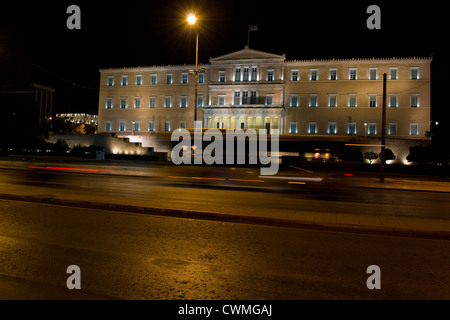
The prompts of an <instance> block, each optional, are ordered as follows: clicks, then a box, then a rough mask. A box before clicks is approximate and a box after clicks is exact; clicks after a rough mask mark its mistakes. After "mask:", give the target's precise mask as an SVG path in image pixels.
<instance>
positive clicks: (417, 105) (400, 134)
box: [98, 46, 432, 141]
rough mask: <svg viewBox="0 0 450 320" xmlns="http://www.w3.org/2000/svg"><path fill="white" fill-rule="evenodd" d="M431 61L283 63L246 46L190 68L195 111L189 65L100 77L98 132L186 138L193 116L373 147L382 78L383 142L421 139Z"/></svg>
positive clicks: (214, 123)
mask: <svg viewBox="0 0 450 320" xmlns="http://www.w3.org/2000/svg"><path fill="white" fill-rule="evenodd" d="M431 60H432V59H431V58H428V57H426V58H416V57H414V58H367V59H356V58H350V59H324V60H316V59H313V60H286V57H285V55H278V54H273V53H267V52H262V51H258V50H254V49H250V48H249V47H248V46H246V47H245V48H244V49H242V50H239V51H236V52H232V53H229V54H226V55H223V56H220V57H216V58H211V59H210V62H209V63H208V64H200V65H199V66H198V68H199V69H200V68H201V69H202V71H204V72H200V73H198V79H197V81H198V84H197V101H194V99H195V98H194V96H195V94H194V92H195V88H194V81H195V80H194V79H195V77H194V75H193V74H191V73H192V70H193V69H195V66H193V65H165V66H149V67H133V68H114V69H100V74H101V77H100V97H99V113H98V132H99V133H115V134H116V135H117V136H140V137H141V138H142V137H145V136H152V135H158V134H161V133H164V132H166V133H167V132H172V131H174V130H176V129H179V128H186V129H190V128H193V126H194V109H193V108H194V107H197V120H198V121H200V120H201V121H202V123H203V128H204V129H207V128H219V129H243V130H247V129H257V130H258V129H267V130H268V132H269V133H272V134H274V133H279V134H280V135H285V136H295V135H297V136H312V135H316V136H319V135H320V136H325V138H326V137H328V138H332V137H335V136H359V137H367V138H377V137H380V136H381V127H382V123H381V121H382V116H381V114H382V103H383V101H382V100H383V74H384V73H386V74H387V92H386V101H387V103H386V107H387V113H386V135H387V137H388V138H396V139H414V138H423V137H425V134H426V132H427V131H428V130H430V65H431ZM190 70H191V72H190ZM130 141H131V140H130Z"/></svg>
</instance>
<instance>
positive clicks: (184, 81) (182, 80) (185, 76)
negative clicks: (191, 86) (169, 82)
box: [181, 73, 188, 84]
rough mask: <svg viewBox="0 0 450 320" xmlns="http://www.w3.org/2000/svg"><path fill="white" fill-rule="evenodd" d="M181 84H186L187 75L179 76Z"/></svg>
mask: <svg viewBox="0 0 450 320" xmlns="http://www.w3.org/2000/svg"><path fill="white" fill-rule="evenodd" d="M181 83H183V84H185V83H188V74H187V73H182V74H181Z"/></svg>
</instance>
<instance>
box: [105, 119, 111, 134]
mask: <svg viewBox="0 0 450 320" xmlns="http://www.w3.org/2000/svg"><path fill="white" fill-rule="evenodd" d="M111 130H112V128H111V121H106V122H105V131H106V132H109V131H111Z"/></svg>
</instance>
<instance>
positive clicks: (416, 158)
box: [406, 146, 433, 165]
mask: <svg viewBox="0 0 450 320" xmlns="http://www.w3.org/2000/svg"><path fill="white" fill-rule="evenodd" d="M406 160H408V161H409V162H418V163H419V165H421V164H422V163H423V162H429V161H433V153H432V150H431V146H426V147H424V146H415V147H410V148H409V154H408V156H407V157H406Z"/></svg>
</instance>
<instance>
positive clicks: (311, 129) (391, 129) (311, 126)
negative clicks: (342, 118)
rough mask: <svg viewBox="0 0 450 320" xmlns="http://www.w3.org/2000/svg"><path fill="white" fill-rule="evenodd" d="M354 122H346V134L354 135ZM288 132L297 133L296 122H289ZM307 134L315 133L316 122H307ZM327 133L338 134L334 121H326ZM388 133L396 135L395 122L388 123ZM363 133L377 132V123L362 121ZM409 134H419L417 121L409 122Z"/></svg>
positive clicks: (371, 133) (373, 133)
mask: <svg viewBox="0 0 450 320" xmlns="http://www.w3.org/2000/svg"><path fill="white" fill-rule="evenodd" d="M356 128H357V126H356V122H349V123H348V124H347V131H346V133H347V134H350V135H356V134H357V131H356ZM289 133H291V134H297V133H298V125H297V122H290V123H289ZM307 133H308V134H317V133H318V127H317V122H309V123H308V127H307ZM326 133H327V134H338V128H337V123H336V122H328V126H327V131H326ZM387 133H388V135H393V136H395V135H397V123H389V124H388V132H387ZM364 134H365V135H376V134H377V124H376V123H364ZM409 135H411V136H417V135H419V125H418V124H417V123H411V124H410V125H409Z"/></svg>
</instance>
